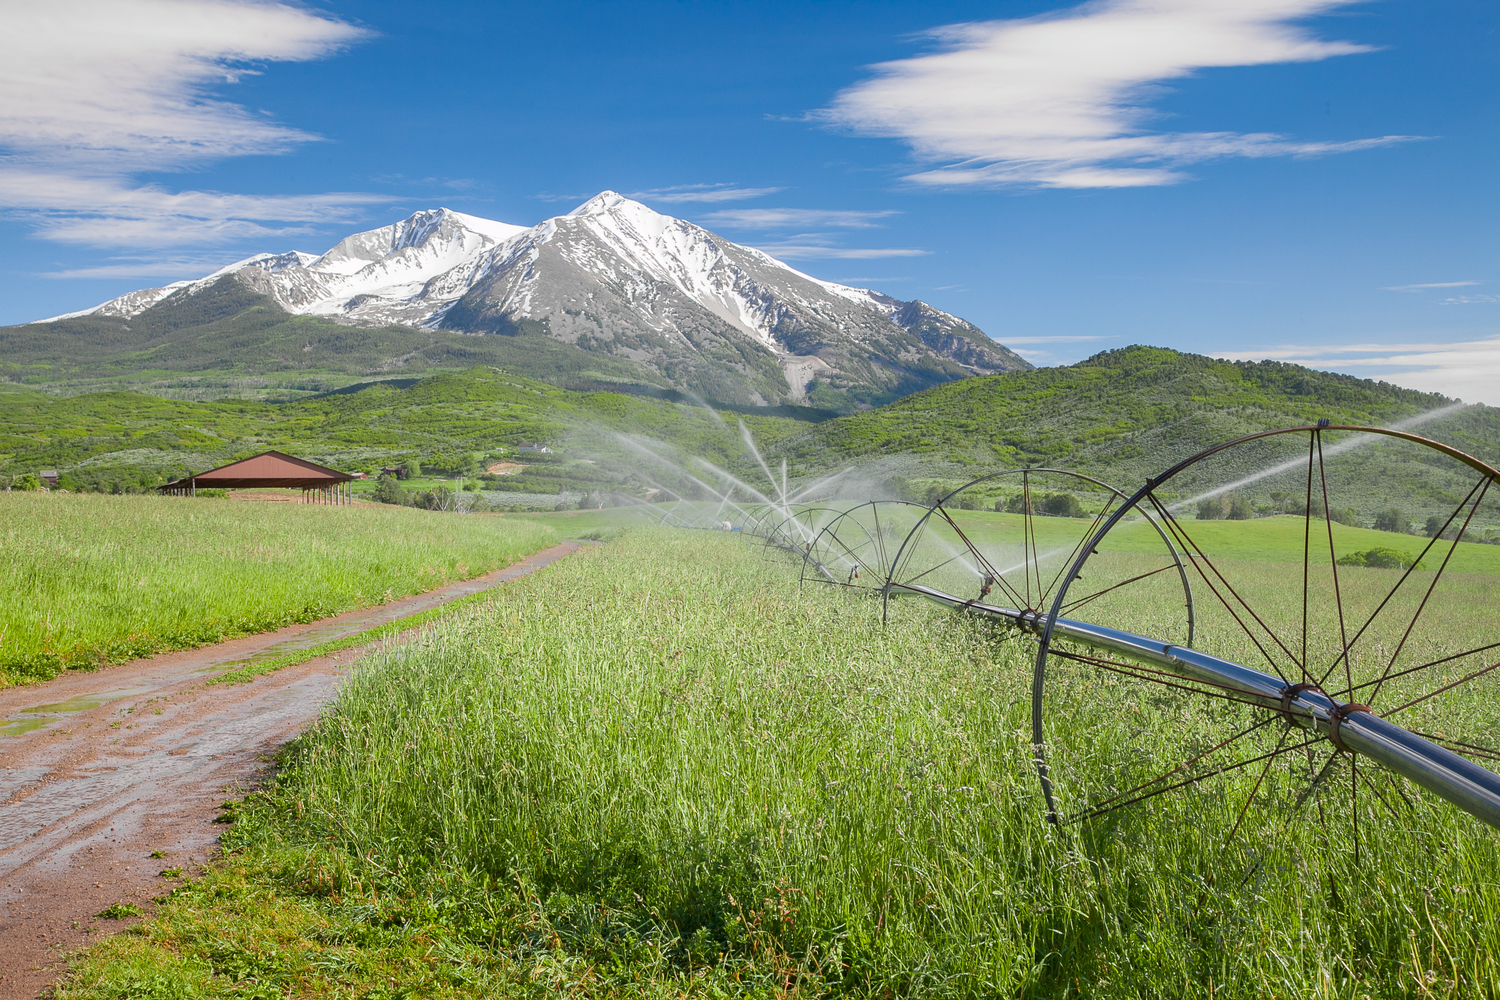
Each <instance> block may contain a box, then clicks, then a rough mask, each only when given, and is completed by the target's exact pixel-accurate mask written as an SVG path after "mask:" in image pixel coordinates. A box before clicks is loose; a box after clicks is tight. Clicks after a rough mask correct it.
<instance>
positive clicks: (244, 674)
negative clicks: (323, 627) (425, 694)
mask: <svg viewBox="0 0 1500 1000" xmlns="http://www.w3.org/2000/svg"><path fill="white" fill-rule="evenodd" d="M485 596H486V594H485V593H484V592H483V591H481V592H480V593H477V594H465V595H464V596H462V597H456V598H454V599H453V600H451V601H448V602H447V603H446V604H442V605H440V606H438V607H436V608H428V609H427V610H426V611H418V612H417V613H416V614H414V615H408V616H407V617H405V618H398V619H396V620H395V621H393V622H386V623H384V624H383V625H375V626H372V627H370V628H367V629H365V630H364V631H363V632H356V633H355V634H354V635H346V636H344V637H343V638H342V639H330V640H329V641H327V642H320V643H318V644H317V645H316V646H308V647H307V648H306V649H299V650H297V651H296V652H295V653H286V654H283V655H281V656H273V657H269V658H268V659H264V660H253V661H251V662H249V663H246V664H245V665H244V666H242V667H236V668H235V669H234V670H228V671H225V672H224V673H222V674H219V675H218V676H217V677H214V678H212V679H211V680H209V681H208V683H209V684H245V683H248V682H250V681H253V680H255V678H257V677H262V676H264V675H266V674H271V673H275V672H276V671H278V670H280V669H282V668H283V667H295V666H296V665H297V664H299V663H306V662H307V661H308V660H316V659H317V658H318V657H320V656H327V655H328V654H329V653H337V652H338V651H339V650H341V649H354V648H356V647H358V646H368V645H371V644H372V643H376V642H380V641H381V640H382V639H389V638H391V637H392V636H395V635H400V634H401V633H402V632H408V631H411V630H413V629H419V628H422V627H423V626H424V625H430V624H432V623H433V622H435V621H437V620H438V619H440V618H443V617H445V616H447V615H450V614H454V613H456V612H457V611H458V610H460V609H461V608H464V607H466V606H468V605H470V604H473V603H474V602H476V601H479V600H482V599H484V597H485Z"/></svg>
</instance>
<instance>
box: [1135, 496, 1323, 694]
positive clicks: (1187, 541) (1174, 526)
mask: <svg viewBox="0 0 1500 1000" xmlns="http://www.w3.org/2000/svg"><path fill="white" fill-rule="evenodd" d="M1149 499H1150V501H1151V505H1152V506H1153V507H1155V508H1156V510H1157V513H1159V514H1161V516H1162V518H1163V519H1164V520H1165V521H1166V522H1167V525H1168V527H1169V528H1170V529H1171V531H1172V534H1173V535H1174V536H1175V537H1177V538H1179V540H1181V541H1182V542H1183V543H1184V545H1185V547H1186V548H1187V549H1188V555H1189V561H1190V562H1191V563H1192V566H1193V568H1194V569H1195V570H1197V571H1198V576H1199V578H1200V579H1202V580H1203V582H1204V583H1206V584H1208V589H1209V590H1210V591H1212V592H1213V595H1214V596H1215V597H1217V598H1218V599H1219V603H1220V604H1222V605H1224V609H1225V610H1226V611H1228V612H1229V614H1230V615H1231V616H1233V618H1234V620H1235V622H1236V623H1237V624H1238V625H1239V626H1240V629H1241V630H1242V631H1243V632H1244V633H1245V635H1246V637H1247V638H1249V640H1250V641H1251V642H1252V643H1254V644H1255V648H1256V649H1257V650H1259V651H1260V655H1262V656H1264V657H1265V658H1266V663H1268V664H1270V667H1271V669H1272V670H1274V671H1275V672H1276V676H1277V677H1280V678H1281V680H1282V681H1283V682H1285V681H1286V675H1285V674H1283V673H1282V672H1281V667H1280V666H1279V665H1278V664H1277V663H1276V660H1275V658H1274V657H1273V656H1271V654H1270V653H1269V652H1267V651H1266V648H1265V646H1263V645H1261V642H1260V639H1259V637H1258V636H1256V634H1255V633H1254V632H1252V631H1251V630H1250V627H1249V626H1248V625H1246V624H1245V621H1244V619H1242V618H1241V617H1240V615H1239V612H1238V611H1236V610H1235V609H1234V606H1233V605H1231V604H1230V603H1229V601H1228V600H1227V599H1226V598H1225V597H1224V595H1223V594H1221V593H1219V588H1218V587H1216V586H1214V582H1213V580H1211V579H1209V577H1208V574H1207V573H1205V572H1203V566H1204V565H1206V566H1207V567H1208V568H1209V569H1211V570H1213V572H1214V576H1216V577H1217V578H1218V579H1219V582H1220V583H1222V584H1223V585H1224V589H1225V590H1228V591H1229V593H1231V594H1233V595H1234V598H1235V600H1236V601H1238V602H1239V603H1240V605H1241V606H1242V607H1243V608H1244V609H1245V611H1246V612H1247V613H1249V615H1250V617H1251V618H1253V619H1255V622H1256V624H1258V625H1259V626H1260V627H1261V628H1262V629H1263V630H1264V631H1265V633H1266V634H1267V635H1268V636H1270V637H1271V640H1272V641H1273V642H1275V643H1276V645H1278V646H1280V647H1281V650H1282V652H1284V653H1286V655H1287V657H1288V658H1290V659H1291V660H1293V661H1295V660H1296V659H1297V657H1296V654H1294V653H1293V652H1292V651H1291V650H1290V649H1287V648H1286V644H1285V643H1284V642H1282V641H1281V639H1280V637H1279V636H1277V635H1276V633H1275V632H1274V631H1272V630H1271V627H1270V626H1269V625H1267V624H1266V623H1265V622H1264V621H1262V620H1261V618H1260V616H1259V615H1258V614H1256V613H1255V609H1254V608H1252V607H1250V605H1249V604H1248V603H1247V602H1246V601H1245V599H1244V598H1243V597H1241V596H1240V595H1239V593H1238V592H1236V591H1235V589H1234V587H1233V586H1232V585H1231V584H1230V583H1229V581H1228V580H1226V579H1225V578H1224V574H1223V573H1221V572H1219V568H1218V567H1217V566H1215V565H1214V564H1213V561H1212V560H1211V559H1209V558H1208V555H1207V554H1206V553H1204V551H1203V549H1202V548H1200V547H1199V545H1198V543H1197V542H1196V541H1194V540H1193V538H1192V536H1191V535H1189V534H1188V533H1187V531H1186V529H1184V528H1183V527H1182V524H1181V522H1179V521H1178V520H1177V519H1176V518H1175V517H1173V516H1172V514H1171V512H1170V511H1169V510H1167V508H1166V507H1164V506H1163V505H1162V504H1161V502H1160V501H1158V500H1157V499H1156V495H1155V494H1154V493H1153V494H1150V496H1149ZM1194 553H1196V554H1197V555H1196V558H1195V557H1194V555H1193V554H1194ZM1200 563H1201V565H1200Z"/></svg>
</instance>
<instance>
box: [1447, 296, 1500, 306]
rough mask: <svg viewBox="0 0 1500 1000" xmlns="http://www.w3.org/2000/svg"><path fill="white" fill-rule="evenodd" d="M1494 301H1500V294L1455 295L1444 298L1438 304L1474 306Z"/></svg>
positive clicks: (1493, 302)
mask: <svg viewBox="0 0 1500 1000" xmlns="http://www.w3.org/2000/svg"><path fill="white" fill-rule="evenodd" d="M1496 303H1500V295H1455V296H1454V297H1453V298H1450V299H1444V300H1443V301H1442V302H1440V303H1439V305H1445V306H1476V305H1494V304H1496Z"/></svg>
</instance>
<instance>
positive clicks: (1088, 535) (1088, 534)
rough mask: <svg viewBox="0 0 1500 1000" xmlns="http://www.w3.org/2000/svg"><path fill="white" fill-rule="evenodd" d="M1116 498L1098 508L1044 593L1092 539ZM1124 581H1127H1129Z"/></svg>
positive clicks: (1043, 600)
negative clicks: (1097, 511) (1100, 508)
mask: <svg viewBox="0 0 1500 1000" xmlns="http://www.w3.org/2000/svg"><path fill="white" fill-rule="evenodd" d="M1116 499H1118V498H1117V497H1115V496H1114V495H1111V496H1110V498H1109V501H1108V502H1107V503H1106V504H1105V505H1104V508H1103V509H1102V510H1100V511H1099V513H1098V514H1095V515H1094V520H1093V521H1092V522H1090V524H1089V527H1088V530H1087V531H1085V532H1084V533H1083V534H1082V535H1080V536H1079V538H1078V541H1077V542H1075V543H1074V545H1073V551H1071V552H1069V553H1068V558H1066V559H1064V560H1063V561H1062V563H1061V564H1060V565H1059V566H1058V567H1057V572H1056V573H1055V574H1053V576H1052V582H1051V583H1049V584H1047V590H1046V594H1050V593H1052V591H1053V589H1054V588H1056V587H1057V581H1058V580H1061V579H1062V575H1063V574H1064V573H1066V572H1067V570H1068V567H1069V566H1071V565H1073V560H1074V559H1075V558H1076V557H1077V556H1078V550H1079V549H1080V548H1082V547H1083V546H1084V545H1086V544H1088V542H1089V541H1091V540H1092V539H1093V537H1094V532H1096V531H1098V530H1099V525H1101V524H1103V523H1104V519H1105V518H1106V517H1108V516H1109V511H1110V508H1111V507H1113V506H1114V505H1115V500H1116ZM1094 554H1095V555H1098V552H1095V553H1094ZM1126 582H1127V583H1128V582H1130V581H1126ZM1046 594H1043V595H1042V600H1041V603H1043V604H1045V603H1046V602H1047V598H1046Z"/></svg>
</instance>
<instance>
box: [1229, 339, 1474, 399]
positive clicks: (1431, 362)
mask: <svg viewBox="0 0 1500 1000" xmlns="http://www.w3.org/2000/svg"><path fill="white" fill-rule="evenodd" d="M1216 356H1217V357H1223V358H1227V359H1229V360H1231V361H1259V360H1262V359H1269V360H1273V361H1289V362H1291V363H1293V364H1298V365H1306V366H1307V367H1309V368H1322V369H1327V370H1332V371H1341V372H1345V373H1346V374H1351V375H1359V376H1361V377H1363V378H1378V379H1382V380H1384V381H1386V382H1391V383H1394V384H1396V385H1400V386H1405V387H1406V388H1408V389H1419V390H1421V391H1422V392H1440V393H1442V394H1443V395H1445V396H1452V397H1454V398H1457V399H1462V400H1464V401H1466V402H1470V403H1485V404H1487V405H1489V406H1500V336H1497V337H1491V338H1488V339H1485V340H1467V341H1458V342H1454V343H1447V344H1345V345H1338V346H1332V347H1310V346H1284V347H1278V348H1274V349H1271V350H1260V351H1230V352H1228V353H1218V354H1217V355H1216ZM1372 369H1378V370H1372Z"/></svg>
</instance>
